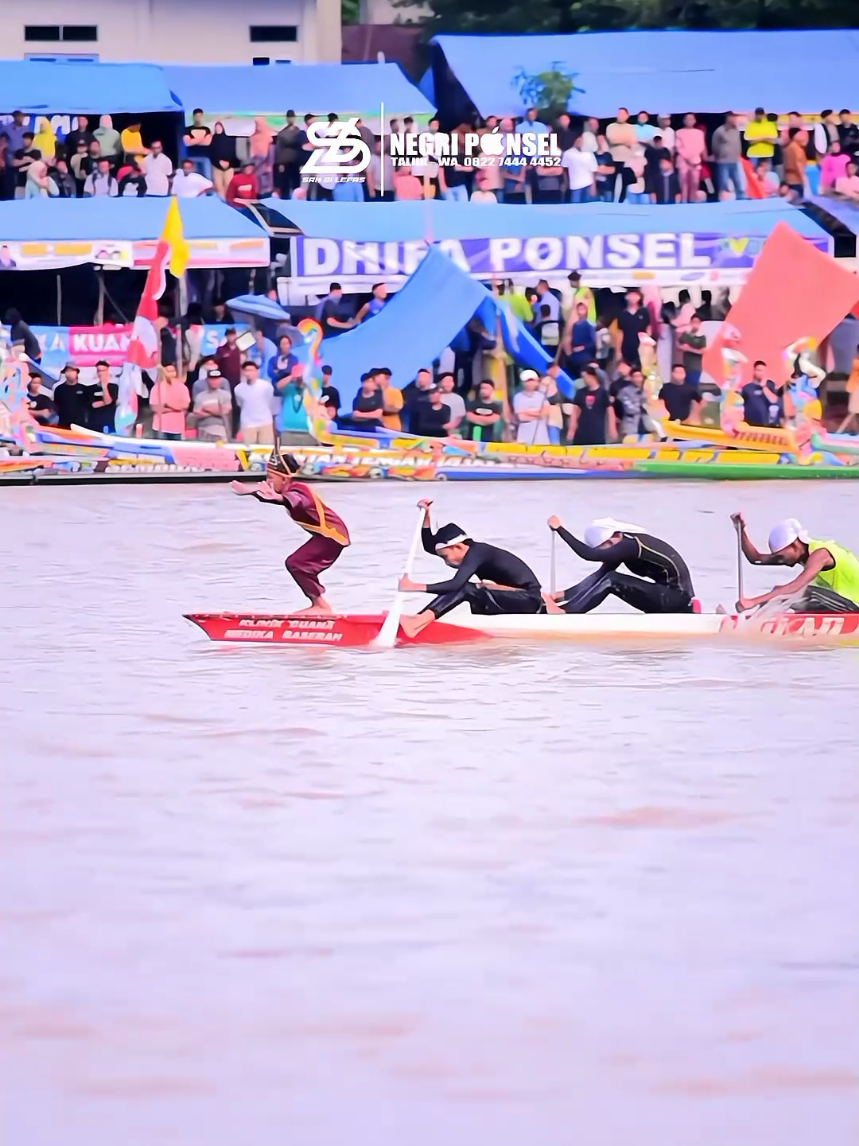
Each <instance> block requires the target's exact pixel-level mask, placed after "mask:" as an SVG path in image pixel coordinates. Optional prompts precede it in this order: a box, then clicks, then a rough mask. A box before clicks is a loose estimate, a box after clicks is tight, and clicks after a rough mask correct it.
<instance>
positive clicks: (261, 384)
mask: <svg viewBox="0 0 859 1146" xmlns="http://www.w3.org/2000/svg"><path fill="white" fill-rule="evenodd" d="M235 400H236V403H237V405H238V407H239V429H240V430H241V434H242V441H243V442H244V443H245V444H246V445H249V446H254V445H270V444H271V443H272V442H273V441H274V434H273V421H272V419H273V416H274V394H273V392H272V388H271V385H270V383H269V381H268V379H266V378H261V377H260V372H259V367H258V366H257V364H256V362H251V361H250V360H249V361H247V362H245V363H244V364H243V366H242V380H241V382H240V383H239V384H238V386H237V387H236V392H235Z"/></svg>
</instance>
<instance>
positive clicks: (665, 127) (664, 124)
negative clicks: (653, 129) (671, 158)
mask: <svg viewBox="0 0 859 1146" xmlns="http://www.w3.org/2000/svg"><path fill="white" fill-rule="evenodd" d="M656 124H657V134H658V135H661V136H662V146H663V147H667V148H668V150H669V151H670V152H671V154H672V155H673V154H674V140H675V138H676V135H675V132H674V128H673V127H672V126H671V116H670V115H658V116H657V117H656Z"/></svg>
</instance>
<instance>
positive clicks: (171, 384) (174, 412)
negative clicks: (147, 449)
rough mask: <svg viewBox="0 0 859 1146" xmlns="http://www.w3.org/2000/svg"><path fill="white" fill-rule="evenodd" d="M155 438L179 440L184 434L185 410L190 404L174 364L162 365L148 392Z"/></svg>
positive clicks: (186, 389) (189, 398)
mask: <svg viewBox="0 0 859 1146" xmlns="http://www.w3.org/2000/svg"><path fill="white" fill-rule="evenodd" d="M149 405H150V406H151V407H152V411H153V414H154V417H153V419H152V429H153V430H154V432H155V437H156V438H163V439H168V440H170V441H180V440H181V439H182V438H183V437H184V436H185V411H186V410H187V409H188V407H189V406H190V405H191V396H190V394H189V393H188V387H187V386H186V385H185V383H184V382H183V381H182V379H181V378H180V377H179V373H178V371H177V370H176V367H175V366H162V367H161V370H160V375H159V378H158V381H157V382H156V383H155V385H154V386H153V387H152V390H151V392H150V394H149Z"/></svg>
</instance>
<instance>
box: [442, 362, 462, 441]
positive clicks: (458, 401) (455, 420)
mask: <svg viewBox="0 0 859 1146" xmlns="http://www.w3.org/2000/svg"><path fill="white" fill-rule="evenodd" d="M438 385H439V389H440V390H441V393H442V402H444V404H445V406H447V407H448V409H449V410H450V421H449V422H448V427H449V429H448V434H456V433H457V432H458V430H459V424H460V422H461V421H462V419H463V418H464V417H465V402H464V400H463V398H462V396H461V395H460V394H457V392H456V378H454V376H453V375H452V374H442V375H441V377H440V378H439V380H438Z"/></svg>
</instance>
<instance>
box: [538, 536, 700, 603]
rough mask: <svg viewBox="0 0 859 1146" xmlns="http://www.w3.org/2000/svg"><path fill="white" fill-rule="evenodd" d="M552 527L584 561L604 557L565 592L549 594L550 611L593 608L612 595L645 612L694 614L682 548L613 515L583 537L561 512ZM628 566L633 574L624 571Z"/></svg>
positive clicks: (544, 596)
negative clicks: (562, 518)
mask: <svg viewBox="0 0 859 1146" xmlns="http://www.w3.org/2000/svg"><path fill="white" fill-rule="evenodd" d="M549 528H550V529H551V530H554V532H555V533H557V534H558V536H559V537H560V538H561V540H562V541H563V542H565V543H566V544H567V545H569V547H570V549H572V551H573V553H575V554H576V556H577V557H581V559H582V560H583V561H599V562H600V568H599V569H597V571H596V572H595V573H591V574H590V576H589V577H585V579H584V580H583V581H580V582H579V583H578V585H573V586H571V588H569V589H565V590H563V591H562V592H560V593H554V594H551V593H544V594H543V599H544V601H545V603H546V611H547V612H548V613H589V612H590V611H591V609H595V608H596V607H597V605H601V604H602V603H603V601H604V600H605V599H606V597H608V596H609V595H611V596H614V597H617V598H618V599H619V600H621V601H623V602H624V603H625V604H627V605H630V606H631V607H632V608H633V609H638V611H639V612H640V613H691V612H693V610H694V604H693V602H694V597H695V591H694V590H693V588H692V578H691V576H690V575H689V570H688V568H687V566H686V562H685V561H684V560H683V558H682V557H681V556H680V554H679V553H678V552H677V550H676V549H675V548H674V547H673V546H671V545H669V544H668V542H667V541H662V540H661V539H660V538H658V537H654V536H652V534H650V533H647V532H645V530H644V529H642V527H641V526H640V525H630V524H629V523H628V522H624V521H615V520H614V519H613V518H611V517H605V518H601V519H599V520H597V521H594V522H592V523H591V524H590V525H589V526H588V528H587V529H586V530H585V536H584V541H579V539H578V538H577V537H574V536H573V535H572V533H570V532H568V531H567V530H566V529H564V527H563V525H561V522H560V521H559V519H558V518H557V517H550V518H549ZM620 565H624V566H626V568H627V569H628V570H629V573H631V574H633V576H629V574H627V573H619V572H618V566H620Z"/></svg>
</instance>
